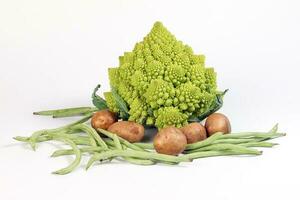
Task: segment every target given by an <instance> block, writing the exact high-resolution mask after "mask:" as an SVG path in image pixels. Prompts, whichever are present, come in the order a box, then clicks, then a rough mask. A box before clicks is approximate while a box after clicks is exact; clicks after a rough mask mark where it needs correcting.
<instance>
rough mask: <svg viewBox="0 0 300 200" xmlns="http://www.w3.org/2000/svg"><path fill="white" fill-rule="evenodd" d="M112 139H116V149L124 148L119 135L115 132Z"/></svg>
mask: <svg viewBox="0 0 300 200" xmlns="http://www.w3.org/2000/svg"><path fill="white" fill-rule="evenodd" d="M112 139H113V141H114V145H115V147H116V149H118V150H122V149H123V148H122V145H121V142H120V140H119V138H118V136H117V135H116V134H114V135H113V138H112Z"/></svg>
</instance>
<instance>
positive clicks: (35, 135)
mask: <svg viewBox="0 0 300 200" xmlns="http://www.w3.org/2000/svg"><path fill="white" fill-rule="evenodd" d="M91 116H92V114H89V115H87V116H85V117H84V118H82V119H80V120H78V121H75V122H73V123H70V124H67V125H65V126H62V127H58V128H54V129H45V130H40V131H36V132H34V133H33V134H32V136H31V138H30V140H29V143H30V146H31V147H32V149H33V150H35V149H36V139H37V138H38V137H39V136H41V135H44V134H48V133H54V132H59V131H67V130H68V129H69V128H70V127H72V126H75V125H77V124H81V123H83V122H86V121H87V120H89V119H90V118H91Z"/></svg>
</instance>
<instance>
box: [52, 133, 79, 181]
mask: <svg viewBox="0 0 300 200" xmlns="http://www.w3.org/2000/svg"><path fill="white" fill-rule="evenodd" d="M54 139H55V140H59V141H62V142H64V143H67V144H69V145H70V146H71V147H72V149H73V152H74V154H75V155H76V158H75V160H74V161H73V162H72V163H71V164H70V165H69V166H67V167H65V168H62V169H60V170H57V171H54V172H52V173H53V174H59V175H64V174H68V173H70V172H71V171H73V170H74V169H75V168H76V167H77V166H78V165H79V164H80V160H81V152H80V150H79V148H78V147H77V145H76V144H75V143H74V142H73V141H72V140H70V139H68V138H64V137H61V136H57V137H55V138H54Z"/></svg>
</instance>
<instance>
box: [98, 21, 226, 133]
mask: <svg viewBox="0 0 300 200" xmlns="http://www.w3.org/2000/svg"><path fill="white" fill-rule="evenodd" d="M119 60H120V64H119V67H116V68H110V69H109V79H110V85H111V87H112V91H111V92H106V93H105V94H104V96H105V99H106V101H107V106H108V107H109V109H110V110H112V111H114V112H115V111H118V112H120V113H123V115H124V114H125V116H121V117H122V118H123V117H125V118H126V117H127V113H128V115H129V116H128V117H129V118H128V120H130V121H135V122H138V123H141V124H147V125H154V126H156V127H158V128H163V127H166V126H170V125H175V126H177V127H181V126H183V125H185V124H187V122H188V120H189V118H190V117H193V118H194V117H196V118H198V117H199V118H203V116H204V115H206V114H207V113H210V112H213V111H216V110H217V109H219V108H220V107H221V105H222V102H221V99H222V96H223V94H224V93H225V92H224V93H221V94H220V93H219V92H218V91H217V84H216V73H215V72H214V69H213V68H209V67H206V66H205V63H204V61H205V57H204V56H203V55H196V54H194V53H193V50H192V49H191V47H189V46H188V45H185V44H183V43H182V42H181V41H178V40H177V39H176V38H175V37H174V35H172V34H171V33H170V32H169V31H168V30H167V29H166V28H165V27H164V26H163V25H162V23H160V22H156V23H155V24H154V26H153V28H152V30H151V32H150V33H149V34H148V35H147V36H146V37H145V38H144V40H143V41H142V42H139V43H137V44H136V45H135V47H134V49H133V51H132V52H126V53H124V56H121V57H120V59H119ZM116 94H117V95H118V96H119V97H121V98H116ZM112 96H113V97H114V98H112ZM216 98H217V100H216ZM120 99H122V103H121V104H120V102H119V101H120ZM125 105H126V106H125ZM127 106H128V112H127Z"/></svg>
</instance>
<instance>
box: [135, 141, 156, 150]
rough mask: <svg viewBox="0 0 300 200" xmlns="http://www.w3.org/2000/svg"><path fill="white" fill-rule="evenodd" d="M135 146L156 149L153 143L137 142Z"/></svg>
mask: <svg viewBox="0 0 300 200" xmlns="http://www.w3.org/2000/svg"><path fill="white" fill-rule="evenodd" d="M133 144H134V145H136V146H138V147H140V148H143V149H154V146H153V143H143V142H136V143H133Z"/></svg>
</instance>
